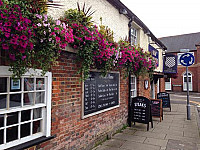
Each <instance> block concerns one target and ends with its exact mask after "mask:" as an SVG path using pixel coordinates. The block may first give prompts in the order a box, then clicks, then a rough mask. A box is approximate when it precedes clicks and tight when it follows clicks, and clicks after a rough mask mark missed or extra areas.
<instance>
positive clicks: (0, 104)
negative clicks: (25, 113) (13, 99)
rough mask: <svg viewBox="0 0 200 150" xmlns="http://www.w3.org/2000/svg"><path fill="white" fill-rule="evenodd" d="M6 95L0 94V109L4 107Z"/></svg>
mask: <svg viewBox="0 0 200 150" xmlns="http://www.w3.org/2000/svg"><path fill="white" fill-rule="evenodd" d="M6 96H7V95H0V109H5V108H6Z"/></svg>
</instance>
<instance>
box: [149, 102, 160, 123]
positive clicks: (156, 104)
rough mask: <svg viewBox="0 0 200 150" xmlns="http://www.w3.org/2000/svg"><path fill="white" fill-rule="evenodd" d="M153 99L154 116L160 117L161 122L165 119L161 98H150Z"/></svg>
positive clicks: (152, 109)
mask: <svg viewBox="0 0 200 150" xmlns="http://www.w3.org/2000/svg"><path fill="white" fill-rule="evenodd" d="M150 100H151V112H152V116H153V117H159V118H160V122H161V120H163V109H162V100H161V99H150Z"/></svg>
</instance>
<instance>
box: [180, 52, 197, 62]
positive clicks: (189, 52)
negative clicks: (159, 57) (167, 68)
mask: <svg viewBox="0 0 200 150" xmlns="http://www.w3.org/2000/svg"><path fill="white" fill-rule="evenodd" d="M187 53H190V54H192V55H193V56H194V52H187ZM183 54H184V53H177V61H178V62H177V64H178V65H181V63H180V57H181V55H183Z"/></svg>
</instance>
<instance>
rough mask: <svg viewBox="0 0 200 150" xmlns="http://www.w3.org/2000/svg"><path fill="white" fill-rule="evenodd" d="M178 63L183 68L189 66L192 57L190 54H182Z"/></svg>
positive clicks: (192, 61)
mask: <svg viewBox="0 0 200 150" xmlns="http://www.w3.org/2000/svg"><path fill="white" fill-rule="evenodd" d="M180 63H181V65H183V66H191V65H192V64H193V63H194V56H193V55H192V54H191V53H184V54H183V55H181V57H180Z"/></svg>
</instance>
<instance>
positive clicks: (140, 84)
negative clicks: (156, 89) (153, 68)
mask: <svg viewBox="0 0 200 150" xmlns="http://www.w3.org/2000/svg"><path fill="white" fill-rule="evenodd" d="M145 80H148V81H149V86H148V89H145V88H144V81H145ZM137 96H144V97H147V98H150V79H149V77H148V76H140V77H138V78H137Z"/></svg>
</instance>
